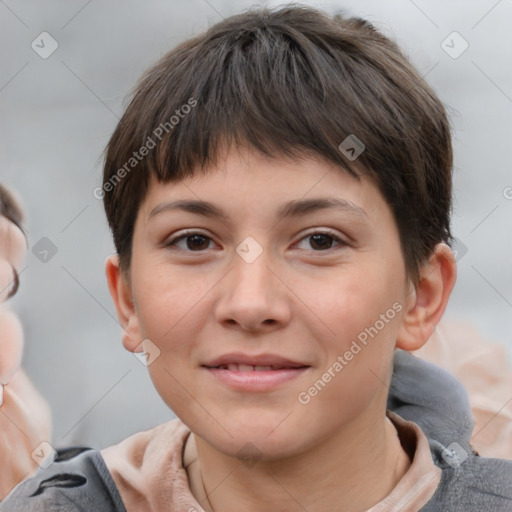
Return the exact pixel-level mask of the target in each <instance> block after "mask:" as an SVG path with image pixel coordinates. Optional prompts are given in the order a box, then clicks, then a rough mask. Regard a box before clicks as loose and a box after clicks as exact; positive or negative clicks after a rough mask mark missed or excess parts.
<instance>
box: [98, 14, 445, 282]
mask: <svg viewBox="0 0 512 512" xmlns="http://www.w3.org/2000/svg"><path fill="white" fill-rule="evenodd" d="M194 102H195V103H194ZM187 105H188V107H187V108H185V107H186V106H187ZM195 105H197V106H195ZM192 106H193V107H194V108H192ZM181 114H183V115H181ZM173 117H174V118H175V120H174V121H173ZM178 117H179V119H178ZM176 121H177V122H176ZM164 131H165V133H164ZM155 133H156V134H158V135H160V136H158V137H157V136H156V135H155ZM349 136H352V137H353V136H355V137H356V138H357V139H359V141H361V142H362V144H364V151H363V152H362V153H361V154H360V155H359V156H358V158H357V160H353V159H352V158H350V156H351V155H348V154H347V153H346V152H343V151H341V150H340V148H339V146H340V143H342V142H343V141H344V140H345V139H346V138H347V137H349ZM156 139H158V141H157V140H156ZM357 139H356V140H357ZM226 141H227V142H229V143H235V144H237V145H247V146H249V147H252V148H254V149H256V150H258V151H259V152H261V153H263V154H265V155H268V156H270V157H279V156H287V157H300V156H303V155H307V154H313V155H315V154H316V155H320V156H322V157H324V158H325V159H327V160H328V161H330V162H332V163H334V164H336V165H337V166H341V167H342V168H343V169H345V170H346V171H347V172H349V173H350V174H352V175H354V176H356V177H358V176H360V175H362V174H365V175H367V176H369V177H370V178H371V179H372V180H373V181H374V182H375V183H376V185H377V186H378V187H379V190H380V191H381V193H382V194H383V196H384V198H385V200H386V201H387V203H388V204H389V206H390V208H391V209H392V211H393V214H394V218H395V220H396V223H397V226H398V230H399V232H400V240H401V246H402V251H403V254H404V261H405V264H406V268H407V271H408V274H409V276H410V277H412V278H413V279H414V280H417V277H418V270H419V266H420V265H421V263H423V262H425V261H426V260H427V259H428V257H429V256H430V254H431V253H432V251H433V249H434V246H435V245H436V244H437V243H439V242H442V241H444V242H447V243H450V241H451V239H452V237H451V234H450V213H451V187H452V185H451V181H452V176H451V172H452V147H451V135H450V126H449V122H448V119H447V115H446V111H445V109H444V107H443V105H442V103H441V101H440V100H439V99H438V98H437V96H436V95H435V93H434V92H433V91H432V89H431V88H430V87H429V86H428V85H427V83H426V82H425V80H424V79H423V78H422V77H421V76H420V74H419V73H418V72H417V71H416V70H415V69H414V68H413V67H412V66H411V64H410V63H409V61H408V60H407V58H406V57H405V56H404V54H403V53H402V52H401V51H400V50H399V48H398V47H397V45H396V44H395V43H394V42H393V41H391V40H390V39H388V38H387V37H385V36H384V35H383V34H381V33H380V32H379V31H377V30H376V29H375V28H374V27H373V26H372V25H370V24H369V23H368V22H367V21H365V20H362V19H360V18H344V17H343V16H342V15H340V14H336V15H334V16H332V17H331V16H329V15H327V14H326V13H322V12H321V11H318V10H317V9H314V8H311V7H308V6H303V5H297V4H289V5H285V6H283V7H280V8H276V9H269V8H262V7H259V8H255V9H251V10H248V11H246V12H244V13H242V14H238V15H234V16H231V17H230V18H227V19H225V20H223V21H221V22H220V23H217V24H216V25H214V26H213V27H211V28H210V29H208V30H207V31H206V32H204V33H202V34H200V35H198V36H195V37H193V38H191V39H189V40H187V41H185V42H183V43H182V44H180V45H179V46H177V47H176V48H174V49H173V50H172V51H170V52H169V53H167V54H166V55H165V56H164V57H162V58H161V59H160V60H159V61H158V62H157V63H156V64H155V65H154V66H153V67H152V68H151V69H149V70H148V71H147V72H146V73H145V75H144V76H143V77H142V78H141V80H140V81H139V83H138V84H137V86H136V88H135V90H134V92H133V96H132V99H131V102H130V104H129V106H128V108H127V109H126V112H125V113H124V115H123V117H122V119H121V120H120V122H119V124H118V126H117V128H116V129H115V131H114V134H113V135H112V138H111V139H110V142H109V144H108V146H107V148H106V156H105V165H104V176H103V187H102V188H103V191H104V193H102V197H103V201H104V206H105V211H106V214H107V218H108V222H109V225H110V227H111V229H112V233H113V237H114V243H115V246H116V249H117V252H118V254H119V257H120V261H121V268H122V269H123V270H128V269H129V266H130V259H131V245H132V239H133V229H134V224H135V219H136V215H137V212H138V209H139V207H140V204H141V202H142V201H143V199H144V197H145V194H146V190H147V187H148V183H149V179H150V177H151V176H154V177H155V178H156V179H157V180H158V181H160V182H177V181H180V180H182V179H184V178H186V177H189V176H192V175H193V174H194V173H195V172H198V170H203V169H205V168H206V167H208V166H210V165H214V164H215V162H216V159H217V157H218V152H219V149H220V145H221V144H222V142H226ZM143 147H145V148H146V151H144V154H145V157H144V158H142V157H140V155H139V154H138V151H141V153H142V148H143ZM361 148H362V146H361ZM135 154H137V159H135ZM353 154H354V151H352V155H353ZM139 157H140V158H139ZM132 164H133V165H132ZM132 168H133V170H132Z"/></svg>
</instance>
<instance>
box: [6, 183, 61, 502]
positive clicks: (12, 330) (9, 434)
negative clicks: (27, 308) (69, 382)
mask: <svg viewBox="0 0 512 512" xmlns="http://www.w3.org/2000/svg"><path fill="white" fill-rule="evenodd" d="M22 219H23V215H22V211H21V208H20V207H19V205H18V203H17V202H16V200H15V199H14V197H13V196H12V194H11V193H10V192H9V191H8V190H7V189H6V188H5V187H4V186H2V185H1V184H0V500H2V499H3V498H4V497H5V496H7V494H9V492H10V491H11V489H12V488H13V487H14V486H15V485H16V484H17V483H18V482H20V481H21V480H23V479H25V478H27V477H28V476H30V475H31V474H32V473H34V471H35V470H36V469H38V468H39V466H38V464H37V462H36V460H34V458H33V457H32V452H33V451H34V449H35V448H36V447H37V446H38V445H39V444H40V443H41V442H43V441H47V440H48V439H50V436H51V415H50V410H49V407H48V404H47V403H46V402H45V401H44V399H43V397H42V396H41V395H40V393H39V392H38V391H37V389H36V388H35V387H34V385H33V384H32V382H31V381H30V379H29V378H28V377H27V375H26V374H25V372H24V370H23V369H22V368H21V367H20V365H21V355H22V351H23V330H22V327H21V323H20V321H19V319H18V317H17V316H16V315H15V314H14V313H13V311H11V310H10V309H9V307H8V304H6V302H7V301H8V299H10V298H11V297H12V296H13V295H15V294H16V291H17V290H18V286H19V277H18V273H19V272H20V271H21V266H22V262H23V259H24V257H25V253H26V251H27V241H26V238H25V233H24V231H23V228H22Z"/></svg>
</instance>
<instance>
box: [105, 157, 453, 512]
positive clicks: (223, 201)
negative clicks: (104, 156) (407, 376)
mask: <svg viewBox="0 0 512 512" xmlns="http://www.w3.org/2000/svg"><path fill="white" fill-rule="evenodd" d="M319 197H322V198H326V197H329V198H337V199H343V200H345V201H347V202H350V203H351V204H353V205H356V206H357V207H358V208H360V209H362V210H364V213H363V214H357V213H354V212H353V211H349V210H342V209H322V210H317V211H309V212H308V213H307V214H305V215H301V216H296V217H289V218H287V217H282V216H281V217H280V216H279V215H278V213H277V212H278V210H279V208H280V207H281V206H282V205H283V204H284V203H287V202H289V201H292V200H302V199H311V198H319ZM176 199H192V200H198V199H200V200H203V201H208V202H211V203H214V204H215V205H217V206H219V207H222V208H223V209H224V210H225V211H226V214H227V218H226V219H223V220H220V219H218V218H211V217H207V216H202V215H198V214H196V213H190V212H184V211H177V210H174V211H170V210H167V211H163V212H161V213H159V214H157V215H153V216H151V215H150V212H151V211H152V210H153V209H154V208H155V207H157V206H158V205H160V204H162V203H166V202H169V201H173V200H176ZM184 230H193V231H194V232H199V233H200V234H201V235H202V236H203V237H207V238H206V239H204V238H202V239H199V240H198V239H195V242H196V245H192V246H190V245H187V239H186V238H184V239H183V238H182V239H180V240H175V241H174V243H173V245H170V246H167V247H166V246H165V243H169V242H170V241H171V239H175V238H176V237H179V236H181V235H183V234H184ZM321 233H327V234H330V235H332V236H334V237H336V238H337V239H339V240H340V242H338V241H337V240H336V238H335V239H329V237H328V236H327V238H326V237H323V238H322V237H320V238H318V237H317V238H315V239H312V238H311V235H313V234H317V235H318V234H321ZM249 236H250V237H253V239H255V240H256V241H257V243H258V244H259V246H260V247H261V249H262V251H263V252H262V253H261V254H260V255H259V257H258V258H256V259H255V260H254V261H253V262H252V263H248V262H247V261H246V260H244V259H243V258H242V257H241V256H240V255H239V254H238V253H237V252H236V249H237V247H239V245H240V243H241V242H242V241H243V240H244V239H245V238H246V237H249ZM190 241H191V240H190V239H189V242H190ZM322 244H323V245H322ZM198 245H199V246H200V250H199V251H198V250H197V246H198ZM319 245H320V248H319ZM326 245H327V248H325V246H326ZM132 247H133V252H132V264H131V268H130V271H129V275H124V274H121V273H120V270H119V261H118V257H117V256H116V255H113V256H111V257H110V258H109V259H108V260H107V262H106V273H107V278H108V282H109V288H110V291H111V294H112V297H113V300H114V303H115V305H116V308H117V312H118V316H119V319H120V321H121V323H122V325H123V326H124V328H125V331H124V334H123V344H124V346H125V348H126V349H127V350H129V351H132V352H133V351H140V350H141V342H142V340H145V339H149V340H151V343H149V342H148V341H146V342H145V343H144V350H146V351H149V352H150V353H151V352H152V351H153V353H156V351H155V348H154V347H157V348H158V350H159V351H160V353H159V356H158V357H157V358H156V359H155V360H154V362H152V363H151V364H150V365H149V372H150V375H151V378H152V380H153V383H154V385H155V388H156V390H157V391H158V393H159V394H160V396H161V397H162V399H163V400H164V401H165V403H166V404H167V405H168V406H169V407H170V408H171V409H172V410H173V411H174V412H175V413H176V415H177V416H178V417H179V418H180V419H181V420H182V421H183V422H184V423H185V424H186V425H187V426H188V427H189V428H190V429H191V430H192V432H193V433H194V436H195V441H196V445H197V452H198V457H199V462H200V467H201V475H202V480H203V483H204V486H205V489H206V491H207V492H208V493H209V494H210V496H209V503H208V504H206V505H204V506H205V508H206V509H209V510H222V511H224V512H231V511H234V510H240V509H241V507H242V509H243V510H247V511H261V510H274V511H281V510H282V511H286V510H292V509H297V506H298V505H297V502H298V503H300V504H301V505H302V506H303V507H305V509H307V510H308V511H310V512H314V511H323V512H326V511H334V510H340V509H342V510H344V511H346V512H351V511H360V510H365V509H367V508H369V507H371V506H372V505H374V504H375V503H377V502H379V501H380V500H381V499H383V498H384V497H385V496H386V495H387V494H388V493H389V492H390V491H391V490H392V489H393V487H394V486H395V485H396V483H397V482H398V480H399V479H400V478H401V476H402V475H403V474H404V473H405V472H406V470H407V468H408V467H409V464H410V461H409V458H408V456H407V455H406V453H405V452H404V451H403V449H402V447H401V445H400V442H399V440H398V438H397V435H396V430H395V428H394V426H393V425H392V424H391V422H390V421H389V420H388V419H387V418H386V416H385V407H386V399H387V391H388V390H387V385H388V384H389V381H390V378H391V371H392V357H393V350H394V348H395V347H399V348H403V349H405V350H415V349H418V348H419V347H421V346H422V345H423V344H424V343H425V341H426V340H427V339H428V337H429V336H430V335H431V333H432V331H433V329H434V327H435V325H436V324H437V322H438V321H439V319H440V318H441V316H442V313H443V311H444V309H445V306H446V302H447V300H448V297H449V294H450V292H451V289H452V287H453V284H454V282H455V275H456V271H455V260H454V257H453V254H452V252H451V250H450V249H449V248H448V247H447V246H446V245H444V244H439V245H438V246H437V247H436V249H435V251H434V252H433V254H432V257H431V259H430V261H429V262H427V263H426V264H425V265H424V266H423V267H422V269H421V279H420V282H419V284H418V285H417V286H416V287H414V286H413V285H412V283H411V282H410V281H409V280H408V277H407V273H406V269H405V264H404V260H403V256H402V251H401V247H400V242H399V234H398V231H397V227H396V223H395V221H394V218H393V215H392V212H391V210H390V208H389V206H388V205H387V203H386V202H385V200H384V199H383V197H382V195H381V194H380V192H379V191H378V189H377V188H376V186H375V185H374V184H373V183H372V182H371V181H369V180H368V179H366V178H362V179H361V180H359V181H358V180H357V179H355V178H354V177H352V176H350V175H348V173H346V172H344V171H343V170H342V169H339V168H336V167H334V166H333V165H331V164H330V163H327V162H325V161H323V160H322V159H321V158H319V157H316V158H315V157H305V158H304V159H301V160H297V161H293V160H289V159H275V160H270V159H267V158H265V157H264V156H262V155H260V154H258V153H254V152H251V151H247V150H245V149H243V148H233V149H230V150H228V151H224V152H223V153H222V154H221V158H220V160H219V162H218V165H217V166H215V167H213V168H211V169H209V172H208V174H207V175H205V176H202V177H201V176H199V175H197V176H194V177H193V178H188V179H187V180H184V181H181V182H178V183H175V184H172V183H170V184H163V183H158V182H156V181H152V182H151V183H150V187H149V190H148V193H147V195H146V197H145V200H144V202H143V203H142V205H141V207H140V209H139V212H138V216H137V220H136V224H135V231H134V239H133V246H132ZM190 247H192V250H191V248H190ZM193 249H196V250H193ZM393 304H399V306H400V308H399V311H398V312H397V313H396V315H394V318H393V319H392V320H389V321H388V322H386V323H385V326H384V327H383V328H382V329H380V330H379V332H378V334H377V335H375V336H374V337H373V338H371V339H370V340H369V342H368V343H367V345H366V346H364V348H363V349H362V350H361V351H360V352H359V353H357V355H355V356H354V357H353V359H352V360H351V361H349V362H348V364H346V365H345V366H344V368H343V370H342V371H340V372H338V373H336V376H335V377H334V378H332V379H331V380H330V382H329V383H328V385H326V386H325V387H324V388H323V389H322V391H321V392H320V393H318V394H317V395H316V396H314V397H313V398H312V399H311V401H310V402H309V403H308V404H306V405H304V404H302V403H300V402H299V401H298V396H299V394H300V393H301V392H304V391H306V390H308V389H309V388H310V387H311V386H312V385H313V384H314V382H315V381H317V380H318V379H320V378H321V377H322V375H323V374H324V373H325V372H326V371H327V370H328V368H330V367H332V366H333V364H334V363H335V362H336V361H337V358H338V356H339V355H343V354H344V353H345V352H346V351H347V350H349V348H350V347H351V344H352V342H353V341H354V340H355V339H356V338H357V336H358V335H359V334H360V333H361V332H362V331H363V330H364V329H365V328H366V327H369V326H373V325H375V324H376V321H377V320H379V319H380V318H382V317H381V316H380V315H382V314H385V313H386V311H388V310H389V309H390V308H392V305H393ZM230 352H243V353H246V354H249V355H257V354H262V353H272V354H278V355H280V356H282V357H286V358H288V359H291V360H293V361H297V362H300V363H302V364H304V365H307V366H309V368H308V369H307V370H306V371H305V372H303V373H302V374H301V375H300V376H298V377H296V378H295V379H294V380H292V381H289V382H286V383H283V384H280V385H279V386H276V387H275V388H274V389H272V390H270V391H265V392H254V391H239V390H234V389H232V388H230V387H228V386H226V385H225V384H224V383H221V382H219V381H218V380H217V379H216V378H214V377H213V376H212V375H211V372H209V371H208V370H207V369H205V368H204V367H203V365H204V363H205V362H207V361H209V360H211V359H212V358H214V357H218V356H220V355H223V354H226V353H230ZM247 443H251V444H250V445H247ZM244 446H245V447H246V449H247V446H249V447H250V450H252V451H253V452H254V456H255V459H256V462H257V463H256V464H254V465H252V464H251V465H250V466H249V465H247V464H244V463H242V462H241V461H240V459H239V452H240V450H241V449H242V448H243V447H244ZM221 482H222V484H221V485H219V484H220V483H221Z"/></svg>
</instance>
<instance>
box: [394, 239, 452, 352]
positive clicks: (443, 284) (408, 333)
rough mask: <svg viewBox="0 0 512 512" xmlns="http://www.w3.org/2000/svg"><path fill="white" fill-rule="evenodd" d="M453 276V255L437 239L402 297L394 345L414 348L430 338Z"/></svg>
mask: <svg viewBox="0 0 512 512" xmlns="http://www.w3.org/2000/svg"><path fill="white" fill-rule="evenodd" d="M456 277H457V266H456V263H455V256H454V254H453V252H452V250H451V249H450V247H448V245H446V244H445V243H439V244H437V245H436V247H435V248H434V252H433V254H432V256H431V257H430V259H429V261H428V263H427V264H425V265H424V266H423V267H422V268H421V269H420V279H419V282H418V284H417V285H416V286H415V288H414V290H413V291H412V292H411V293H410V295H409V298H408V300H406V307H405V308H404V309H405V312H404V316H403V318H402V325H401V326H400V330H399V332H398V336H397V339H396V347H397V348H401V349H403V350H407V351H413V350H418V349H419V348H421V347H422V346H423V345H424V344H425V343H426V342H427V340H428V339H429V338H430V336H431V335H432V333H433V332H434V329H435V327H436V325H437V324H438V323H439V321H440V320H441V317H442V316H443V313H444V311H445V309H446V306H447V304H448V299H449V298H450V294H451V292H452V289H453V286H454V285H455V280H456Z"/></svg>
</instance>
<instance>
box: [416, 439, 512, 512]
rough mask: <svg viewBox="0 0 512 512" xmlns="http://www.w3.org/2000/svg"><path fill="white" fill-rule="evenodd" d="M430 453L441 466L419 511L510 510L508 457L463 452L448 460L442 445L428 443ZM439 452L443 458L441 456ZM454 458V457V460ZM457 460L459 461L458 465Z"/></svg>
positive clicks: (511, 465) (511, 473)
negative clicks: (432, 491)
mask: <svg viewBox="0 0 512 512" xmlns="http://www.w3.org/2000/svg"><path fill="white" fill-rule="evenodd" d="M431 448H432V457H433V458H434V462H435V463H436V465H438V466H439V467H441V469H442V476H441V482H440V483H439V486H438V488H437V490H436V492H435V494H434V496H433V497H432V498H431V500H430V501H429V502H428V503H427V504H426V505H425V506H424V507H423V508H422V509H421V510H422V512H434V511H438V510H450V511H451V512H459V511H460V512H469V511H478V512H510V510H512V461H510V460H504V459H490V458H485V457H480V456H478V455H476V454H474V453H471V454H464V453H463V452H462V451H460V448H459V449H457V448H456V449H455V451H460V453H459V457H457V454H456V455H455V460H453V459H452V461H451V462H446V460H448V461H450V456H449V455H447V454H446V448H443V447H441V446H436V443H435V442H434V443H432V441H431ZM443 453H444V457H445V458H446V460H442V459H443ZM466 456H467V458H465V457H466ZM457 459H458V460H457ZM459 464H460V465H459ZM440 507H441V508H440Z"/></svg>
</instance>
